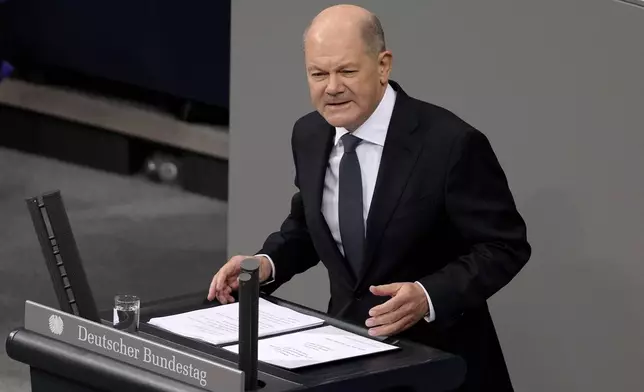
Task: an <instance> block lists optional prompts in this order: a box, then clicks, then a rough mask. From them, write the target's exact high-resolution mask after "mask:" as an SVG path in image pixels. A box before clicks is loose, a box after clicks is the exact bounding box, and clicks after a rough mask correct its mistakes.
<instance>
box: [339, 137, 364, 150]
mask: <svg viewBox="0 0 644 392" xmlns="http://www.w3.org/2000/svg"><path fill="white" fill-rule="evenodd" d="M341 139H342V145H343V146H344V152H354V151H355V150H356V147H358V144H360V142H361V141H362V139H360V138H359V137H357V136H353V135H352V134H350V133H347V134H345V135H344V136H342V138H341Z"/></svg>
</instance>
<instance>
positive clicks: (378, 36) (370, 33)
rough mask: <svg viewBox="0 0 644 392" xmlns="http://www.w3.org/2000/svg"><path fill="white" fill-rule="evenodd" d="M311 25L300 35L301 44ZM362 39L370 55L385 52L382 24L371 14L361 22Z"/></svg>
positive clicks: (303, 42) (304, 40) (304, 41)
mask: <svg viewBox="0 0 644 392" xmlns="http://www.w3.org/2000/svg"><path fill="white" fill-rule="evenodd" d="M310 28H311V25H310V24H309V25H308V26H307V27H306V29H305V30H304V34H303V35H302V44H303V45H304V44H306V36H307V34H308V33H309V29H310ZM361 30H362V39H363V41H364V43H365V46H366V48H367V52H368V53H370V54H379V53H382V52H384V51H385V50H387V45H386V43H385V31H384V29H383V28H382V23H380V19H378V17H377V16H376V14H374V13H371V14H370V15H369V17H368V18H367V19H366V20H365V21H363V22H362V27H361Z"/></svg>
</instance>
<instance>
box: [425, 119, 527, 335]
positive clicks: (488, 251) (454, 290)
mask: <svg viewBox="0 0 644 392" xmlns="http://www.w3.org/2000/svg"><path fill="white" fill-rule="evenodd" d="M444 193H445V209H446V213H447V217H448V219H449V222H450V224H451V225H452V226H453V227H454V229H455V230H456V232H457V233H458V235H459V236H460V240H461V241H462V242H463V243H464V244H466V247H465V249H466V251H465V252H463V253H462V254H461V255H460V256H459V257H458V258H456V259H454V260H450V261H449V262H447V264H446V265H445V266H444V267H443V268H442V269H440V270H438V271H437V272H435V273H433V274H431V275H429V276H426V277H424V278H422V279H420V280H419V281H420V283H421V284H422V285H423V286H424V287H425V289H426V290H427V292H428V294H429V296H430V297H431V300H432V303H433V305H434V310H435V313H436V321H437V322H438V323H442V322H445V323H447V324H450V323H451V322H453V321H454V320H455V319H456V318H458V316H460V315H461V314H462V313H463V312H465V311H466V310H467V309H468V308H474V307H478V306H481V305H483V304H484V303H485V301H486V300H487V299H488V298H489V297H490V296H492V295H493V294H494V293H496V292H497V291H498V290H500V289H501V288H502V287H503V286H505V285H506V284H507V283H508V282H510V280H512V278H514V276H515V275H516V274H517V273H518V272H519V271H520V270H521V268H523V266H524V265H525V264H526V263H527V261H528V259H529V257H530V253H531V248H530V245H529V244H528V242H527V238H526V226H525V223H524V221H523V218H522V217H521V216H520V214H519V212H518V211H517V208H516V206H515V202H514V199H513V196H512V194H511V191H510V189H509V186H508V183H507V179H506V176H505V173H504V172H503V170H502V168H501V166H500V164H499V162H498V160H497V158H496V156H495V154H494V152H493V150H492V147H491V145H490V143H489V141H488V139H487V138H486V137H485V135H483V134H482V133H481V132H479V131H477V130H475V129H473V128H468V130H467V131H466V132H465V133H464V134H463V136H462V137H460V138H459V139H457V141H455V144H454V145H453V147H452V152H451V153H450V163H449V167H448V172H447V176H446V182H445V189H444Z"/></svg>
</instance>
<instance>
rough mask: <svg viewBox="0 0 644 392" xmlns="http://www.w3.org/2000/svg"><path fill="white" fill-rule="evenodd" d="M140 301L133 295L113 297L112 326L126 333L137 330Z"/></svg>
mask: <svg viewBox="0 0 644 392" xmlns="http://www.w3.org/2000/svg"><path fill="white" fill-rule="evenodd" d="M140 314H141V300H140V299H139V297H137V296H135V295H129V294H119V295H117V296H115V297H114V316H113V319H112V325H113V326H114V328H116V329H120V330H122V331H127V332H136V331H138V330H139V317H140Z"/></svg>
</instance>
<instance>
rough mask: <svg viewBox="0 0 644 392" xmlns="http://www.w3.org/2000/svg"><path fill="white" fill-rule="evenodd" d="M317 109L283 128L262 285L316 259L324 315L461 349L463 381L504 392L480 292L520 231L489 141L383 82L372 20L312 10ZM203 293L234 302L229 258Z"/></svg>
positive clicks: (354, 11) (377, 30)
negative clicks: (291, 177)
mask: <svg viewBox="0 0 644 392" xmlns="http://www.w3.org/2000/svg"><path fill="white" fill-rule="evenodd" d="M304 48H305V61H306V70H307V75H308V76H307V79H308V84H309V88H310V92H311V99H312V102H313V104H314V106H315V107H316V109H317V110H316V111H314V112H312V113H309V114H307V115H305V116H304V117H302V118H300V119H299V120H298V121H297V122H296V123H295V126H294V129H293V135H292V149H293V157H294V161H295V168H296V177H295V185H296V186H297V188H298V190H299V191H298V192H297V193H295V195H294V196H293V198H292V201H291V211H290V214H289V216H288V217H287V218H286V220H285V221H284V223H283V224H282V226H281V228H280V230H279V231H277V232H275V233H273V234H271V235H270V236H269V237H268V238H267V240H266V242H265V243H264V246H263V248H262V250H261V251H260V252H258V254H257V255H254V256H253V257H258V258H259V259H260V264H261V267H260V279H261V281H262V282H264V283H263V284H264V286H263V289H264V291H266V292H269V293H270V292H272V291H273V290H275V289H276V288H278V287H279V286H280V285H281V284H283V283H285V282H287V281H288V280H290V279H291V278H292V277H293V276H294V275H296V274H298V273H301V272H304V271H305V270H307V269H309V268H311V267H312V266H314V265H316V264H317V263H318V262H319V261H320V260H321V261H322V262H323V263H324V265H325V266H326V268H327V270H328V273H329V281H330V285H331V300H330V303H329V309H328V312H329V313H330V314H331V315H333V316H336V317H341V318H344V319H347V320H349V321H352V322H355V323H359V324H361V325H366V326H367V327H369V328H370V329H369V333H370V334H372V335H396V334H400V335H401V336H403V337H407V338H409V339H413V340H415V341H419V342H423V343H425V344H428V345H430V346H433V347H436V348H439V349H443V350H445V351H448V352H453V353H455V354H458V355H461V356H462V357H463V358H464V359H465V360H466V363H467V366H468V371H467V376H466V381H465V383H464V385H463V386H462V387H461V390H467V391H511V390H512V384H511V382H510V379H509V376H508V373H507V369H506V365H505V361H504V358H503V354H502V351H501V348H500V345H499V342H498V339H497V336H496V332H495V329H494V325H493V322H492V319H491V317H490V313H489V311H488V307H487V304H486V300H487V299H488V298H489V297H490V296H491V295H493V294H494V293H495V292H497V291H498V290H499V289H501V288H502V287H503V286H505V285H506V284H507V283H508V282H509V281H510V280H511V279H512V278H513V277H514V276H515V275H516V274H517V273H518V272H519V270H520V269H521V268H522V267H523V266H524V265H525V263H526V262H527V260H528V258H529V256H530V252H531V249H530V246H529V244H528V242H527V240H526V227H525V224H524V221H523V219H522V218H521V216H520V215H519V213H518V212H517V209H516V207H515V203H514V200H513V197H512V194H511V192H510V190H509V187H508V184H507V181H506V177H505V174H504V172H503V170H502V168H501V167H500V165H499V162H498V161H497V158H496V157H495V154H494V152H493V150H492V148H491V146H490V144H489V142H488V140H487V138H486V137H485V136H484V135H483V134H482V133H481V132H479V131H477V130H476V129H474V128H473V127H472V126H470V125H468V124H467V123H465V122H464V121H462V120H461V119H459V118H458V117H457V116H455V115H454V114H452V113H450V112H449V111H447V110H445V109H442V108H440V107H437V106H434V105H432V104H429V103H426V102H422V101H420V100H417V99H414V98H412V97H410V96H408V95H407V94H406V93H405V92H404V91H403V89H402V88H401V87H400V86H399V85H398V84H397V83H395V82H393V81H390V80H389V74H390V71H391V63H392V55H391V52H390V51H388V50H386V47H385V42H384V34H383V32H382V27H381V25H380V22H379V21H378V19H377V18H376V17H375V16H374V15H373V14H371V13H370V12H368V11H366V10H364V9H362V8H359V7H355V6H344V5H343V6H334V7H331V8H328V9H326V10H324V11H322V12H321V13H320V14H319V15H318V16H317V17H316V18H315V19H314V20H313V22H312V23H311V25H310V26H309V28H308V29H307V31H306V33H305V45H304ZM247 257H250V256H235V257H233V258H231V260H229V261H228V263H226V264H225V265H224V266H223V267H222V268H221V269H220V270H219V271H218V272H217V274H216V275H215V276H214V278H213V280H212V284H211V286H210V290H209V293H208V298H209V299H210V300H213V299H215V298H217V299H218V300H219V301H220V302H222V303H227V302H230V301H233V298H232V296H231V292H232V291H233V290H236V289H237V287H238V286H237V283H236V279H237V276H238V274H239V268H240V263H241V261H242V260H243V259H245V258H247Z"/></svg>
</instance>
